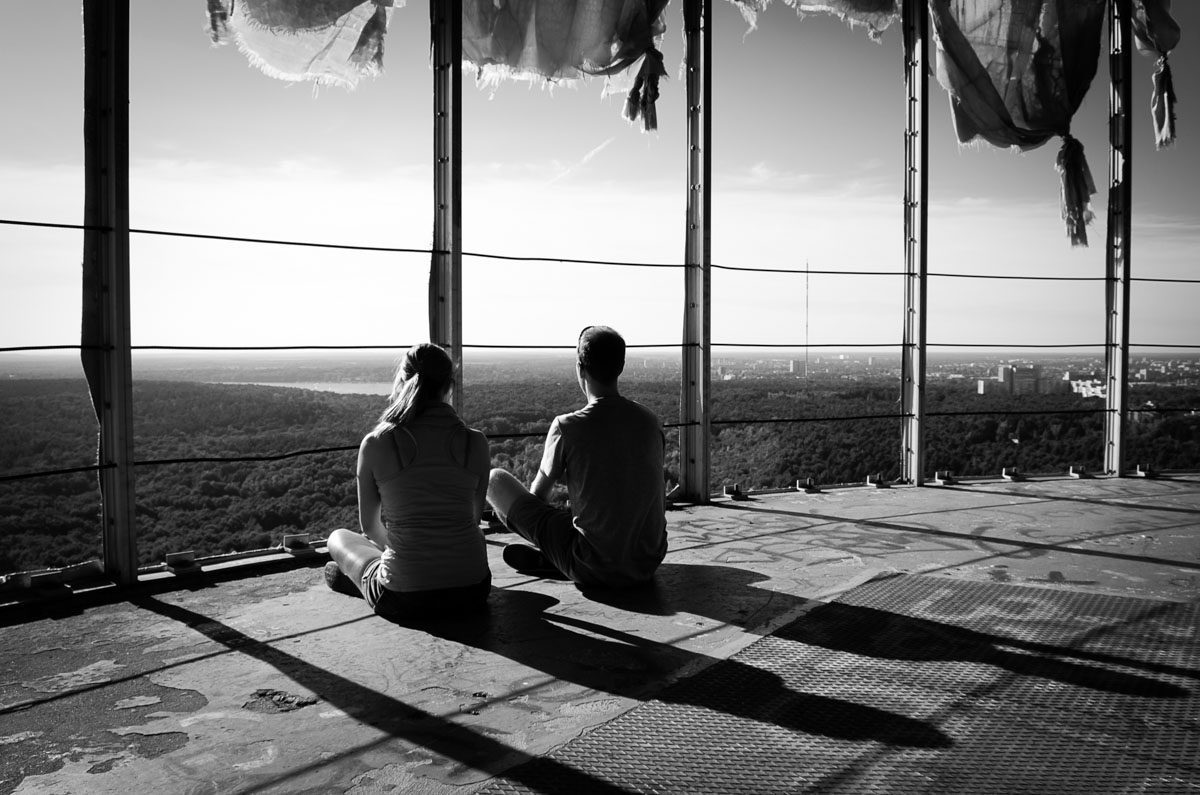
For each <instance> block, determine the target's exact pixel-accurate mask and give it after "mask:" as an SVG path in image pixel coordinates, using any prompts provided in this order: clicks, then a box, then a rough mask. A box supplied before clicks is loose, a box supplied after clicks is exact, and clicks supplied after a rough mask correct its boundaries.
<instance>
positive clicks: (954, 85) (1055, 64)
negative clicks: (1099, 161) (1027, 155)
mask: <svg viewBox="0 0 1200 795" xmlns="http://www.w3.org/2000/svg"><path fill="white" fill-rule="evenodd" d="M929 7H930V11H931V13H932V15H933V24H934V30H935V32H936V38H937V77H938V82H940V83H941V84H942V87H943V88H945V89H946V90H947V91H948V92H950V108H951V114H952V116H953V119H954V129H955V132H956V133H957V135H958V140H959V141H960V142H962V143H966V142H968V141H972V140H974V139H976V138H981V139H983V140H985V141H987V142H988V143H990V144H992V145H993V146H999V147H1017V148H1019V149H1022V150H1028V149H1034V148H1036V147H1038V146H1041V145H1042V144H1044V143H1045V142H1046V141H1048V140H1049V139H1050V138H1052V137H1055V136H1061V137H1062V139H1063V145H1062V150H1061V151H1060V152H1059V156H1058V159H1057V163H1056V165H1057V168H1058V170H1059V173H1060V175H1061V180H1062V189H1061V196H1062V216H1063V219H1064V220H1065V221H1066V226H1067V235H1068V237H1069V238H1070V240H1071V244H1072V245H1083V246H1086V245H1087V228H1086V224H1087V222H1088V221H1090V220H1091V218H1092V211H1091V208H1090V206H1089V204H1090V197H1091V195H1092V194H1094V193H1095V190H1096V189H1095V185H1094V184H1093V183H1092V178H1091V174H1090V172H1089V170H1088V167H1087V160H1086V159H1085V158H1084V154H1083V147H1082V146H1081V145H1080V144H1079V142H1078V141H1076V140H1075V139H1074V138H1072V137H1071V136H1070V132H1071V119H1072V117H1073V116H1074V115H1075V112H1076V111H1077V110H1078V109H1079V105H1080V103H1081V102H1083V97H1084V95H1085V94H1086V93H1087V90H1088V87H1089V86H1090V85H1091V83H1092V78H1094V77H1095V75H1096V65H1097V62H1098V60H1099V57H1100V38H1101V35H1100V34H1101V30H1102V28H1103V25H1104V19H1105V11H1106V0H930V4H929Z"/></svg>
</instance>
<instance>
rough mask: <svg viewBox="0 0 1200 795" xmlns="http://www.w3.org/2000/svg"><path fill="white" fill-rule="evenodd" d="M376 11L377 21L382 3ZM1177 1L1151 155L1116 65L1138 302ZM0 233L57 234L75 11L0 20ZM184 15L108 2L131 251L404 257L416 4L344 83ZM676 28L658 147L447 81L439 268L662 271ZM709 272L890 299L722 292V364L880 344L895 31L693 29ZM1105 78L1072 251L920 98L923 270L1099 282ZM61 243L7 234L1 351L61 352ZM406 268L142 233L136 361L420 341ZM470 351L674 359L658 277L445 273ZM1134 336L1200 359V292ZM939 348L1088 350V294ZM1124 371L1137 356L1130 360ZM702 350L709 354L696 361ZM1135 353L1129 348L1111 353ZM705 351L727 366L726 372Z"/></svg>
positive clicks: (77, 67) (665, 277)
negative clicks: (263, 64)
mask: <svg viewBox="0 0 1200 795" xmlns="http://www.w3.org/2000/svg"><path fill="white" fill-rule="evenodd" d="M397 5H398V6H399V5H400V4H399V3H397ZM1198 6H1200V4H1196V3H1192V2H1181V3H1176V4H1175V9H1174V13H1175V16H1176V18H1177V20H1178V21H1179V22H1180V24H1181V25H1182V27H1183V29H1184V39H1183V41H1182V43H1181V44H1180V47H1179V48H1178V49H1177V50H1176V52H1175V53H1173V54H1172V57H1171V61H1172V64H1173V68H1174V71H1175V83H1176V91H1177V93H1178V100H1179V111H1178V117H1179V121H1178V129H1179V140H1178V143H1177V144H1176V145H1175V146H1174V147H1172V148H1170V149H1166V150H1163V151H1155V150H1154V147H1153V132H1152V128H1151V125H1150V114H1149V105H1150V102H1149V99H1150V73H1151V68H1152V66H1153V61H1152V60H1151V59H1149V58H1145V57H1140V56H1139V57H1136V58H1135V63H1134V103H1133V113H1134V116H1133V124H1134V141H1135V149H1134V154H1133V168H1134V178H1133V190H1134V206H1135V211H1134V217H1133V225H1134V233H1133V242H1132V254H1133V268H1132V273H1133V275H1134V276H1135V277H1141V278H1197V277H1200V269H1197V267H1196V265H1197V259H1198V258H1200V254H1197V252H1200V180H1197V179H1196V174H1197V173H1200V168H1198V166H1200V113H1197V111H1196V110H1195V109H1196V108H1200V79H1198V78H1197V77H1196V76H1197V75H1200V52H1198V51H1197V49H1196V48H1195V47H1194V46H1193V44H1192V40H1191V35H1192V34H1191V32H1192V31H1193V30H1197V29H1200V28H1198V27H1197V24H1196V23H1200V7H1198ZM6 19H7V24H6V25H4V26H3V30H0V69H2V70H3V73H4V74H6V75H8V76H9V78H10V79H9V80H7V81H5V83H4V85H3V87H0V95H3V97H4V107H5V111H6V113H5V115H6V118H7V120H8V123H6V124H5V125H3V129H2V131H0V142H2V143H3V146H0V218H3V219H12V220H19V221H39V222H49V223H67V224H72V223H79V222H80V220H81V218H82V200H83V175H82V164H83V149H82V137H81V133H80V130H81V124H82V70H83V64H82V33H81V19H80V4H79V2H78V0H39V2H37V3H20V4H13V7H12V8H10V9H6ZM206 23H207V18H206V13H205V3H204V2H202V0H171V2H162V1H161V0H131V78H130V83H131V85H130V128H131V132H130V134H131V153H130V158H131V167H130V168H131V177H130V179H131V188H130V201H131V222H132V226H133V227H134V228H137V229H152V230H167V231H174V232H193V233H199V234H216V235H230V236H246V237H256V238H279V239H289V240H300V241H313V242H329V243H347V244H352V245H378V246H389V247H403V248H414V249H428V248H429V247H430V245H431V230H432V169H431V165H430V159H431V153H432V138H431V130H432V93H431V84H432V72H431V70H430V67H429V45H428V12H427V10H426V4H425V3H421V2H410V3H409V4H408V6H407V7H398V8H397V9H396V10H395V12H394V13H393V16H392V19H391V24H390V28H389V33H388V38H387V43H386V48H385V64H384V69H385V71H384V74H383V75H382V76H380V77H378V78H367V79H364V80H363V81H362V82H361V83H360V84H359V85H358V87H357V88H355V89H354V90H352V91H350V90H346V89H342V88H336V87H322V88H320V89H318V90H314V88H313V87H312V85H311V84H306V83H297V84H289V83H286V82H282V81H279V80H275V79H272V78H269V77H267V76H265V75H263V74H262V73H261V72H259V71H258V70H257V69H255V68H254V67H252V66H251V65H250V64H249V63H248V61H247V59H246V58H245V57H244V56H243V55H242V54H241V53H239V52H238V51H237V50H236V48H234V47H221V48H216V47H213V46H212V45H211V43H210V41H209V39H208V36H207V31H206ZM681 27H682V25H681V4H680V3H679V2H678V0H674V2H671V4H670V5H669V7H668V10H667V32H666V35H665V38H664V41H663V45H662V49H663V51H664V54H665V59H666V60H665V62H666V65H667V69H668V72H669V79H668V80H666V81H664V83H663V85H662V96H661V98H660V100H659V105H658V116H659V130H658V131H657V132H654V133H645V132H642V131H641V130H640V127H639V126H635V125H631V124H629V123H628V122H626V121H625V120H624V119H623V118H621V107H622V104H623V95H620V94H617V95H615V96H609V97H604V96H603V84H602V83H601V82H600V81H587V82H581V83H579V84H573V85H566V84H560V85H555V86H553V87H547V86H544V85H540V84H532V85H531V84H527V83H519V82H506V83H501V84H499V85H495V86H478V85H476V84H475V83H474V81H473V80H472V79H471V78H470V76H466V75H465V76H464V102H463V113H464V134H463V157H464V162H463V172H464V174H463V248H464V250H465V251H466V252H475V253H480V252H483V253H489V254H501V255H508V256H515V257H550V258H581V259H590V260H620V261H631V262H649V263H675V264H678V263H680V262H681V261H682V257H683V247H684V237H683V234H684V208H685V205H684V201H685V191H686V176H685V175H686V172H685V167H686V152H685V146H684V144H685V137H684V135H685V129H684V125H685V107H684V99H685V98H684V84H683V81H682V79H681V76H680V72H679V65H680V64H681V62H682V58H683V45H682V34H681ZM713 47H714V56H713V62H714V86H713V109H712V110H713V125H714V141H713V169H714V175H713V220H712V242H713V262H714V263H715V264H717V265H727V266H736V267H752V268H796V269H804V268H806V267H807V268H810V269H811V270H814V271H841V272H845V271H864V270H865V271H886V272H887V274H886V275H882V276H860V275H840V276H831V275H824V274H810V275H804V274H753V273H750V274H747V273H740V272H731V271H726V270H715V271H714V273H713V276H712V287H713V293H712V295H713V298H712V317H713V330H712V340H713V342H714V343H716V344H718V345H719V344H721V343H737V344H761V345H803V344H806V343H807V344H811V345H814V346H817V345H827V346H839V347H845V346H851V345H863V346H868V345H887V346H893V347H891V348H890V349H884V348H880V349H877V352H879V353H894V352H896V351H898V346H899V343H900V341H901V335H902V328H903V325H902V322H903V318H902V306H903V282H902V279H901V278H900V276H899V274H900V273H901V271H902V269H903V247H902V207H901V200H902V186H903V183H902V179H903V165H904V159H903V158H904V150H903V130H904V97H905V94H904V84H903V71H902V59H901V42H900V30H899V25H896V26H894V27H893V28H892V29H890V30H888V31H887V32H885V34H884V35H883V37H882V40H881V41H880V42H874V41H872V40H871V39H870V38H869V37H868V36H867V35H866V34H865V33H864V32H863V31H861V30H852V29H850V28H849V27H848V26H846V25H845V24H844V23H842V22H841V21H839V20H837V19H834V18H831V17H827V16H823V15H809V16H806V17H804V18H800V17H798V16H797V15H796V14H795V13H794V12H793V11H792V10H791V9H789V8H787V7H785V6H784V5H783V4H782V3H776V4H774V5H773V6H772V7H771V8H769V9H768V10H767V11H766V12H765V13H763V14H762V15H761V16H760V18H759V20H758V26H757V28H756V29H754V30H752V31H751V30H750V29H749V28H748V26H747V23H746V21H745V20H744V19H743V18H742V16H741V15H740V13H739V12H738V11H737V10H736V9H735V8H734V7H733V6H732V5H731V4H729V3H724V2H717V3H716V5H715V7H714V39H713ZM1107 93H1108V92H1107V67H1106V64H1105V63H1104V62H1102V63H1101V66H1100V69H1099V71H1098V74H1097V79H1096V81H1095V82H1094V83H1093V85H1092V89H1091V91H1090V92H1089V95H1088V97H1087V99H1086V100H1085V103H1084V105H1083V107H1082V108H1081V110H1080V112H1079V114H1077V116H1076V118H1075V121H1074V124H1073V134H1074V135H1075V136H1076V137H1077V138H1079V139H1080V140H1081V141H1082V142H1083V144H1084V147H1085V150H1086V153H1087V156H1088V159H1089V162H1090V165H1091V169H1092V172H1093V174H1094V176H1095V179H1096V182H1097V184H1098V186H1099V187H1100V190H1101V193H1099V194H1097V196H1096V197H1094V203H1093V209H1094V210H1095V211H1096V213H1097V216H1098V218H1097V220H1096V222H1094V223H1093V224H1092V225H1091V227H1090V228H1089V237H1090V239H1091V241H1092V245H1091V246H1090V247H1089V248H1075V249H1072V248H1071V247H1070V245H1069V243H1068V241H1067V239H1066V237H1065V234H1064V231H1063V225H1062V221H1061V219H1060V217H1059V208H1058V180H1057V175H1056V173H1055V171H1054V158H1055V154H1056V151H1057V141H1054V142H1051V143H1049V144H1047V145H1046V146H1043V147H1041V148H1039V149H1036V150H1033V151H1031V152H1027V153H1024V154H1017V153H1013V152H1008V151H1002V150H997V149H994V148H991V147H989V146H987V145H970V146H965V147H964V146H960V145H959V144H958V143H957V142H956V140H955V139H954V135H953V131H952V128H951V122H950V115H949V106H948V102H947V98H946V95H945V93H944V92H943V91H942V90H941V88H940V87H938V86H937V84H936V82H933V81H931V99H930V103H931V104H930V123H931V128H932V129H931V130H930V134H929V135H930V148H931V156H930V163H929V167H928V170H929V180H930V230H929V232H930V233H929V252H930V254H929V257H930V259H929V268H930V271H931V272H932V273H946V272H953V273H966V274H1024V275H1038V276H1047V275H1050V276H1072V277H1076V276H1077V277H1102V276H1103V275H1104V246H1103V240H1104V204H1103V202H1104V196H1103V191H1104V186H1105V184H1106V182H1107V177H1106V171H1107V162H1108V156H1107V143H1106V119H1107V102H1108V99H1107ZM80 249H81V234H80V233H79V232H77V231H73V230H57V229H54V230H46V229H34V228H29V227H17V226H11V225H2V224H0V282H2V283H3V284H4V289H3V291H0V347H12V346H23V345H71V344H76V343H77V342H78V329H79V306H80V299H79V259H80ZM428 268H429V263H428V255H426V254H396V253H363V252H345V251H336V250H329V249H302V248H295V247H276V246H264V245H254V244H238V243H226V242H213V241H200V240H190V239H187V238H170V237H158V236H149V235H135V236H134V237H133V239H132V242H131V271H132V282H133V295H132V301H133V306H132V337H133V343H134V345H135V346H139V345H142V346H154V345H184V346H191V345H213V346H229V345H247V346H258V345H262V346H268V345H371V346H376V345H408V344H412V343H415V342H419V341H421V340H424V339H426V335H427V328H428V326H427V316H426V311H427V310H426V303H427V299H426V289H427V278H428ZM463 281H464V327H463V337H464V342H465V343H466V344H467V345H468V346H470V345H473V344H474V345H546V344H567V345H569V344H571V343H572V342H573V341H574V339H575V336H576V335H577V333H578V329H579V328H580V327H581V326H582V325H585V324H590V323H606V324H609V325H612V326H614V327H616V328H618V329H619V330H620V331H622V333H624V334H625V336H626V338H627V340H628V341H629V342H630V343H631V344H642V345H657V344H662V345H672V344H677V343H678V342H679V340H680V329H681V324H682V303H683V275H682V272H681V271H680V270H678V269H674V268H633V267H610V266H599V265H575V264H565V263H559V262H555V263H523V262H508V261H503V260H496V259H484V258H478V257H470V256H467V257H465V259H464V276H463ZM1131 295H1132V308H1133V310H1132V329H1131V339H1132V341H1133V342H1134V343H1135V344H1136V345H1139V346H1148V345H1152V344H1153V345H1166V346H1171V345H1194V344H1200V312H1197V311H1196V310H1195V307H1196V305H1197V303H1198V299H1200V285H1187V284H1159V283H1151V282H1137V283H1135V284H1134V286H1133V288H1132V290H1131ZM929 300H930V305H929V306H930V308H929V315H928V339H929V342H930V343H931V346H933V347H932V349H933V350H935V351H937V350H938V348H937V346H938V345H939V344H943V345H951V344H952V345H977V346H980V347H983V346H993V345H994V346H999V347H1006V346H1017V345H1039V344H1055V345H1093V346H1097V347H1098V346H1099V345H1101V344H1102V343H1103V342H1104V328H1105V318H1104V290H1103V285H1102V283H1100V282H1088V281H1076V282H1045V281H1041V282H1032V281H1025V282H1020V281H984V280H975V279H962V278H948V277H931V279H930V282H929ZM1143 349H1144V350H1147V351H1148V350H1149V349H1146V348H1143ZM718 351H719V349H718ZM1136 351H1137V349H1135V352H1136ZM718 355H719V354H718Z"/></svg>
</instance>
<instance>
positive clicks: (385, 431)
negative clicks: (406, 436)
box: [358, 425, 395, 452]
mask: <svg viewBox="0 0 1200 795" xmlns="http://www.w3.org/2000/svg"><path fill="white" fill-rule="evenodd" d="M394 430H395V427H394V426H390V425H377V426H375V427H374V428H372V429H371V430H370V431H369V432H368V433H367V434H366V435H365V436H363V438H362V441H361V442H360V443H359V445H358V449H359V450H360V451H363V452H368V451H375V450H378V449H380V448H383V447H385V446H386V447H391V446H392V445H393V444H395V442H393V441H392V432H393V431H394Z"/></svg>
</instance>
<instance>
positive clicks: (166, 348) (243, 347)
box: [0, 342, 683, 351]
mask: <svg viewBox="0 0 1200 795" xmlns="http://www.w3.org/2000/svg"><path fill="white" fill-rule="evenodd" d="M682 345H683V343H679V342H668V343H656V342H650V343H639V344H635V345H626V346H625V347H626V348H627V349H629V348H679V347H682ZM57 347H79V346H57ZM411 347H412V346H411V345H131V346H130V350H134V351H309V350H314V351H365V350H389V351H391V350H408V349H409V348H411ZM462 347H464V348H480V349H492V350H571V351H573V350H575V347H576V346H574V345H482V344H474V343H466V342H464V343H463V345H462ZM4 350H29V349H25V348H12V349H5V348H0V351H4Z"/></svg>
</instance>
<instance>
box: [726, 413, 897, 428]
mask: <svg viewBox="0 0 1200 795" xmlns="http://www.w3.org/2000/svg"><path fill="white" fill-rule="evenodd" d="M910 416H912V415H910V414H858V415H850V416H845V417H787V418H773V419H761V420H759V419H732V420H709V421H708V422H709V424H710V425H781V424H785V423H808V422H842V421H861V420H902V419H905V418H907V417H910Z"/></svg>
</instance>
